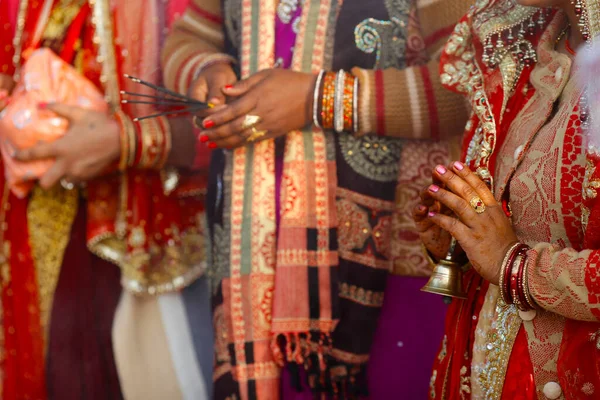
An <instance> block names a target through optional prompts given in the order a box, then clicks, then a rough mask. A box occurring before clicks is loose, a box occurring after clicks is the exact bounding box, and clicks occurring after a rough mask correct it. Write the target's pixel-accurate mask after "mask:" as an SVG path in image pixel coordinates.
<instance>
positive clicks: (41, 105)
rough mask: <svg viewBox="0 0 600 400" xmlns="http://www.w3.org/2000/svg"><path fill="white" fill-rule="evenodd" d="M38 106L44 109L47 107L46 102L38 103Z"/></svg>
mask: <svg viewBox="0 0 600 400" xmlns="http://www.w3.org/2000/svg"><path fill="white" fill-rule="evenodd" d="M38 108H39V109H40V110H45V109H46V108H48V103H39V104H38Z"/></svg>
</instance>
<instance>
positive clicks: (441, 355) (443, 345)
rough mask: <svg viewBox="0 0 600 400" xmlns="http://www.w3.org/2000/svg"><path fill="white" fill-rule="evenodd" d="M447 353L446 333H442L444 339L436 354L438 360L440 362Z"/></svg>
mask: <svg viewBox="0 0 600 400" xmlns="http://www.w3.org/2000/svg"><path fill="white" fill-rule="evenodd" d="M446 355H448V335H444V339H443V340H442V348H441V350H440V352H439V354H438V356H437V358H438V360H439V361H440V362H442V361H443V360H444V358H446Z"/></svg>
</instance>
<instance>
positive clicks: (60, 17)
mask: <svg viewBox="0 0 600 400" xmlns="http://www.w3.org/2000/svg"><path fill="white" fill-rule="evenodd" d="M86 1H87V0H76V1H75V0H60V1H59V3H58V4H57V5H56V6H55V7H54V8H53V10H52V13H51V14H50V18H48V22H47V23H46V26H45V27H44V32H43V34H42V39H43V40H59V39H61V38H62V37H63V36H64V34H65V32H66V31H67V28H68V27H69V26H70V25H71V23H72V22H73V20H74V19H75V17H76V16H77V14H79V11H80V10H81V7H83V6H84V5H85V3H86Z"/></svg>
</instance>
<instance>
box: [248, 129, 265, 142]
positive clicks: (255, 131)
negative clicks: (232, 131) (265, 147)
mask: <svg viewBox="0 0 600 400" xmlns="http://www.w3.org/2000/svg"><path fill="white" fill-rule="evenodd" d="M250 129H252V135H250V136H248V139H246V140H247V141H249V142H254V141H255V140H256V139H260V138H261V137H263V136H265V135H266V134H267V131H259V130H258V129H256V128H255V127H252V128H250Z"/></svg>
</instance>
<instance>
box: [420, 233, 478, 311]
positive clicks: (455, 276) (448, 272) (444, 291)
mask: <svg viewBox="0 0 600 400" xmlns="http://www.w3.org/2000/svg"><path fill="white" fill-rule="evenodd" d="M461 253H462V249H461V248H460V245H459V244H458V242H457V241H456V239H454V238H452V239H451V241H450V248H449V249H448V253H447V254H446V257H444V258H443V259H442V260H440V261H438V262H437V263H436V265H435V266H434V268H433V272H432V273H431V278H429V281H428V282H427V284H426V285H425V286H423V288H422V289H421V290H422V291H423V292H428V293H435V294H440V295H443V296H447V297H453V298H457V299H466V298H467V293H466V292H465V290H464V289H463V271H462V265H461V264H460V263H459V261H458V259H459V258H461V257H460V255H461Z"/></svg>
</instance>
